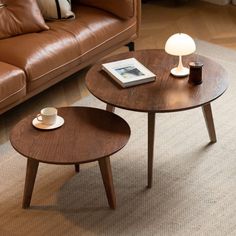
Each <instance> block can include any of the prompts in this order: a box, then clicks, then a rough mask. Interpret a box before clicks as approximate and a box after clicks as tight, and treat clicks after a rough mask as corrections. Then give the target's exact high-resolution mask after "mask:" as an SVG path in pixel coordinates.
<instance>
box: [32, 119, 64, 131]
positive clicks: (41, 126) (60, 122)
mask: <svg viewBox="0 0 236 236" xmlns="http://www.w3.org/2000/svg"><path fill="white" fill-rule="evenodd" d="M63 124H64V119H63V118H62V117H61V116H57V119H56V122H55V123H54V124H53V125H45V124H43V123H42V122H40V121H38V120H37V118H34V119H33V120H32V125H33V126H34V127H36V128H38V129H44V130H50V129H56V128H59V127H61V126H62V125H63Z"/></svg>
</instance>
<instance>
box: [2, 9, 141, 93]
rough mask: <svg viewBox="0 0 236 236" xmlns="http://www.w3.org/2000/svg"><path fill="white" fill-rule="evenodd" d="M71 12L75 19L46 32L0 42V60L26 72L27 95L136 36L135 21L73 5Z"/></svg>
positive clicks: (53, 23)
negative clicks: (131, 36)
mask: <svg viewBox="0 0 236 236" xmlns="http://www.w3.org/2000/svg"><path fill="white" fill-rule="evenodd" d="M73 11H74V13H75V14H76V18H75V19H74V20H68V21H55V22H48V23H47V24H48V25H49V27H50V30H48V31H42V32H40V33H32V34H24V35H20V36H16V37H14V38H8V39H3V40H0V52H1V53H0V61H3V62H6V63H9V64H12V65H15V66H17V67H19V68H21V69H22V70H24V71H25V73H26V76H27V92H31V91H33V90H35V89H37V88H39V87H41V86H42V87H43V85H46V84H49V83H51V82H52V81H53V80H56V78H57V77H59V76H60V75H61V74H63V73H65V74H66V72H67V71H70V70H71V69H72V68H76V67H77V66H78V65H79V64H81V63H83V62H86V63H87V61H89V60H90V61H91V58H92V59H93V61H94V59H95V58H96V59H99V58H100V56H99V53H101V52H104V51H105V50H107V49H109V48H112V46H113V47H114V45H117V44H118V43H121V42H123V41H124V40H127V38H129V36H130V35H134V34H136V27H137V26H136V23H135V22H136V21H135V19H130V20H122V19H120V18H118V17H116V16H115V15H113V14H112V13H108V12H106V11H103V10H100V9H96V8H93V7H88V6H83V5H74V7H73ZM116 47H117V46H116ZM49 81H50V82H49ZM51 84H53V83H51ZM45 88H46V86H45Z"/></svg>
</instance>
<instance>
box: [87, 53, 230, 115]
mask: <svg viewBox="0 0 236 236" xmlns="http://www.w3.org/2000/svg"><path fill="white" fill-rule="evenodd" d="M130 57H135V58H136V59H137V60H139V61H140V62H141V63H142V64H143V65H144V66H146V67H147V68H148V69H150V70H151V71H152V72H153V73H154V74H156V75H157V79H156V81H155V82H151V83H146V84H142V85H138V86H134V87H130V88H125V89H124V88H122V87H120V86H119V84H117V83H116V82H115V81H113V79H112V78H110V76H109V75H107V74H106V73H105V72H104V71H101V64H102V63H104V62H110V61H116V60H122V59H126V58H130ZM196 60H198V61H201V62H202V63H203V64H204V66H203V71H202V73H203V76H202V78H203V83H202V84H200V85H193V84H190V83H188V77H184V78H175V77H173V76H172V75H171V74H170V70H171V69H172V68H173V67H174V66H176V64H177V63H178V57H174V56H171V55H168V54H167V53H165V51H164V50H162V49H150V50H140V51H135V52H128V53H123V54H119V55H115V56H112V57H110V58H107V59H105V60H103V61H102V62H100V63H98V64H95V65H94V66H93V67H92V68H91V69H90V70H89V72H88V74H87V76H86V85H87V87H88V89H89V91H90V92H91V93H92V94H93V95H94V96H96V97H97V98H99V99H100V100H102V101H104V102H105V103H108V104H110V105H112V106H115V107H120V108H124V109H128V110H134V111H143V112H173V111H181V110H187V109H191V108H195V107H199V106H202V105H204V104H207V103H209V102H211V101H213V100H215V99H217V98H218V97H219V96H221V95H222V94H223V93H224V92H225V90H226V89H227V86H228V81H227V73H226V71H225V69H224V68H223V67H222V66H221V65H219V64H218V63H216V62H214V61H213V60H211V59H209V58H206V57H203V56H200V55H195V54H194V55H191V56H185V57H183V64H184V65H185V66H187V65H188V63H189V62H190V61H196Z"/></svg>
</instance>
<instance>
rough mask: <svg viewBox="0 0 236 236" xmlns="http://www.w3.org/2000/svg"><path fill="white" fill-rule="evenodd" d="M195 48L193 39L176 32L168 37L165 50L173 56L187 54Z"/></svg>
mask: <svg viewBox="0 0 236 236" xmlns="http://www.w3.org/2000/svg"><path fill="white" fill-rule="evenodd" d="M195 50H196V45H195V42H194V40H193V39H192V38H191V37H190V36H189V35H187V34H184V33H177V34H173V35H172V36H170V37H169V38H168V40H167V41H166V45H165V51H166V52H167V53H168V54H170V55H174V56H185V55H189V54H191V53H193V52H195Z"/></svg>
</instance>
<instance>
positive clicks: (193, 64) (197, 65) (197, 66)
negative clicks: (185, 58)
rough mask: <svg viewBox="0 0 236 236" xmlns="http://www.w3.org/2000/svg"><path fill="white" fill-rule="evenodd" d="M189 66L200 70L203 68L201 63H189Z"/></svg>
mask: <svg viewBox="0 0 236 236" xmlns="http://www.w3.org/2000/svg"><path fill="white" fill-rule="evenodd" d="M189 66H190V67H194V68H200V67H203V63H202V62H200V61H191V62H189Z"/></svg>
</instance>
